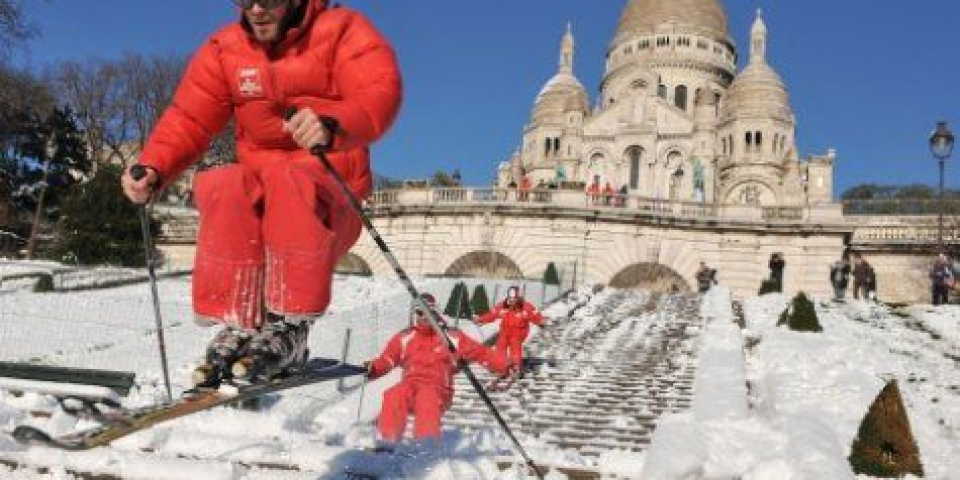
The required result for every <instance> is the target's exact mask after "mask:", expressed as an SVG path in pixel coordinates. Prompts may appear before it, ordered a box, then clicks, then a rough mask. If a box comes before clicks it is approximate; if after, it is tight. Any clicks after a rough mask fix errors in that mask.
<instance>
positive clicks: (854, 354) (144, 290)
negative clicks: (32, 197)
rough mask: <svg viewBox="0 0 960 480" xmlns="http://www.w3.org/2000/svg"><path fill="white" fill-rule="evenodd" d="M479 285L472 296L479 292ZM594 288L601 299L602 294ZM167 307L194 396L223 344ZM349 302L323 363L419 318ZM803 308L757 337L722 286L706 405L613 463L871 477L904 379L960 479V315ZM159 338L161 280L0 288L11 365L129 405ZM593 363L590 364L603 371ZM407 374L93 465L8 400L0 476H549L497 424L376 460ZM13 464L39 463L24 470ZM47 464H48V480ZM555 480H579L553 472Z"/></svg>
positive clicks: (776, 303) (394, 307)
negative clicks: (207, 353)
mask: <svg viewBox="0 0 960 480" xmlns="http://www.w3.org/2000/svg"><path fill="white" fill-rule="evenodd" d="M31 268H33V269H35V270H44V269H47V270H49V269H52V268H56V266H54V265H47V264H44V265H29V264H28V265H24V264H10V263H9V262H4V261H2V260H0V276H2V275H8V274H13V273H23V272H29V271H32V270H31ZM486 283H487V292H488V293H489V294H491V296H492V295H493V293H494V291H495V290H498V291H499V292H500V293H501V294H502V292H503V291H504V290H505V288H504V286H505V285H506V284H505V283H500V284H498V285H495V284H494V283H493V282H486ZM468 284H469V285H470V287H471V288H472V287H473V285H475V282H469V281H468ZM418 286H419V287H420V288H422V289H423V290H430V291H432V292H434V293H435V294H437V296H438V298H440V299H441V301H443V300H446V298H447V295H448V294H449V292H450V290H451V288H452V282H451V281H449V280H436V279H422V280H418ZM535 288H536V287H535V286H534V284H531V285H530V286H529V289H528V296H530V297H531V298H539V292H538V291H537V290H536V289H535ZM578 293H579V294H580V295H581V296H582V297H585V301H586V302H588V303H589V302H591V301H593V298H591V295H590V294H588V293H587V291H585V290H584V291H580V292H578ZM604 295H606V293H604V294H602V295H599V296H598V298H597V300H598V301H599V298H600V297H603V296H604ZM160 296H161V299H162V312H163V316H164V324H165V327H166V328H165V333H166V335H165V336H166V343H167V349H168V356H169V359H170V366H171V377H172V380H173V383H174V391H175V392H177V391H180V390H182V389H184V388H186V384H187V381H188V378H189V373H190V371H191V370H192V367H193V366H194V365H195V362H196V361H197V359H198V357H199V352H201V351H202V349H203V346H204V345H205V343H206V342H207V340H208V339H209V338H210V336H212V334H213V333H214V332H213V330H210V329H204V328H201V327H198V326H196V325H195V324H194V323H193V321H192V315H191V312H190V307H189V278H182V279H168V280H163V281H161V283H160ZM334 299H335V301H334V304H333V305H332V307H331V309H330V312H329V313H328V315H327V316H326V317H325V318H324V319H322V320H321V322H320V323H319V324H318V327H316V329H315V331H314V334H313V335H312V337H311V342H312V343H311V348H312V351H313V353H314V355H318V356H328V357H339V356H340V355H341V352H342V350H343V345H344V338H345V336H346V332H347V329H350V331H351V339H352V341H351V344H350V347H349V351H348V359H349V360H350V361H352V362H359V361H362V360H364V359H367V358H369V357H371V356H373V355H375V354H376V353H378V352H379V350H380V349H381V348H382V347H383V345H384V343H385V342H386V340H387V339H388V338H389V336H390V335H392V334H393V333H394V332H396V331H397V330H398V329H400V328H402V327H403V326H405V324H406V321H407V320H406V318H407V311H408V309H409V305H410V301H409V299H408V298H407V296H406V293H405V291H404V290H403V288H402V287H401V286H400V284H399V283H398V282H397V281H396V280H395V279H393V278H379V279H369V278H356V277H343V278H339V279H338V280H337V283H336V286H335V294H334ZM786 302H787V298H786V297H783V296H781V295H767V296H764V297H762V298H750V299H746V300H745V302H744V313H745V318H746V322H747V324H746V327H747V328H746V330H743V331H741V330H740V329H739V328H738V327H736V326H735V325H734V324H733V322H732V319H733V312H732V309H731V304H730V299H729V294H728V293H727V292H726V291H725V290H723V289H715V290H714V292H712V293H711V294H710V295H708V296H707V297H706V298H705V299H704V301H703V304H702V307H701V309H702V310H701V311H702V313H703V316H704V318H705V326H704V327H703V331H702V332H701V333H700V335H699V347H698V348H699V355H698V358H699V362H700V364H699V366H698V368H697V370H696V372H697V373H696V380H695V384H694V385H695V389H694V390H695V391H694V399H693V402H692V407H691V409H690V410H689V411H687V412H684V413H678V414H673V415H668V416H665V417H662V418H661V421H660V423H659V425H658V428H657V430H656V432H655V434H654V436H653V438H652V443H651V446H650V448H649V450H648V451H647V452H646V453H645V454H641V455H636V454H633V455H621V454H618V452H616V451H611V452H608V453H607V454H606V455H604V457H603V458H604V461H606V462H608V463H613V464H617V465H616V467H617V468H616V469H615V470H616V471H617V472H619V476H618V477H616V478H657V479H674V478H678V479H687V478H689V479H695V478H744V479H753V480H757V479H771V480H775V479H810V480H814V479H816V480H820V479H843V478H855V477H854V475H853V474H852V473H851V472H850V469H849V467H848V466H847V464H846V460H845V459H846V456H847V455H848V454H849V448H850V444H851V442H852V440H853V436H854V435H855V434H856V430H857V426H858V425H859V422H860V420H861V419H862V417H863V415H864V413H865V411H866V408H867V406H868V405H869V404H870V402H871V401H872V400H873V398H874V396H875V395H876V394H877V393H878V392H879V390H880V388H881V387H882V385H883V383H884V381H885V380H886V379H889V378H896V379H898V380H899V384H900V388H901V392H902V393H903V395H904V399H905V402H906V403H907V409H908V411H909V414H910V421H911V425H912V427H913V430H914V433H915V436H916V438H917V442H918V444H919V446H920V450H921V455H922V461H923V464H924V468H925V469H926V472H927V478H937V479H950V478H954V479H956V478H960V475H958V474H957V473H956V472H960V369H958V368H957V367H958V364H960V326H958V323H960V307H956V306H944V307H936V308H934V307H931V306H928V305H926V306H924V305H916V306H911V307H906V308H903V309H901V310H897V311H891V310H889V309H887V308H885V307H879V306H874V305H869V304H865V303H859V302H852V301H848V302H847V303H846V304H832V303H818V312H819V313H820V319H821V323H822V324H823V326H824V332H823V333H821V334H807V333H796V332H790V331H787V330H786V329H783V328H777V327H776V326H775V324H776V318H777V316H778V315H779V313H780V312H781V311H782V309H783V307H784V306H785V304H786ZM565 305H567V306H571V308H572V305H573V302H565V303H564V304H560V305H558V306H557V307H554V308H553V309H551V310H550V313H551V314H553V315H557V316H561V315H565V314H566V313H567V312H568V310H567V309H566V307H565ZM610 314H611V315H616V313H613V312H611V313H610ZM465 330H466V332H467V333H468V334H470V333H473V332H475V329H472V328H466V329H465ZM156 343H157V338H156V331H155V319H154V317H153V313H152V306H151V304H150V294H149V287H147V286H146V285H145V284H139V285H132V286H128V287H121V288H114V289H106V290H97V291H90V292H73V293H69V294H57V293H54V294H35V293H32V292H30V291H29V289H27V288H14V287H9V288H8V287H0V352H2V353H0V360H2V361H26V360H33V361H40V362H43V363H48V364H55V365H71V366H80V367H88V368H101V369H114V370H128V371H133V372H136V373H137V382H138V388H136V389H135V390H134V391H133V392H132V393H131V395H130V396H129V397H128V398H127V399H125V403H126V404H128V405H130V406H136V405H146V404H150V403H153V402H157V401H159V400H160V399H161V398H162V395H163V385H162V375H161V373H160V372H161V369H160V362H159V355H158V354H157V347H156ZM745 346H750V347H749V348H746V347H745ZM744 352H746V353H744ZM592 353H593V354H591V355H587V354H586V352H585V355H584V356H583V357H582V358H591V359H593V360H596V361H602V360H603V359H602V358H599V356H598V355H599V354H597V353H595V352H592ZM397 378H398V376H397V375H396V374H392V375H391V376H388V377H387V378H385V379H382V380H379V381H377V382H373V383H371V384H369V385H367V386H366V387H365V388H364V389H362V390H363V392H364V395H363V397H362V398H363V402H362V411H360V420H359V421H357V414H358V407H360V406H361V404H360V399H361V395H360V392H361V389H360V388H359V386H360V385H359V383H358V381H356V380H353V381H350V382H347V383H346V384H345V385H343V389H342V390H343V392H340V391H338V389H337V385H336V384H335V383H330V384H323V385H318V386H314V387H307V388H302V389H298V390H295V391H291V392H288V393H286V394H284V395H282V396H274V397H270V398H269V399H268V401H267V402H266V406H265V408H264V409H263V411H261V412H250V411H244V410H237V409H230V408H223V409H217V410H214V411H210V412H206V413H202V414H198V415H195V416H193V417H188V418H184V419H181V420H176V421H173V422H170V423H167V424H163V425H160V426H158V427H155V428H153V429H151V430H148V431H145V432H142V433H139V434H136V435H133V436H131V437H128V438H126V439H123V440H121V441H118V442H116V443H115V444H114V445H112V446H111V447H109V448H102V449H98V450H94V451H91V452H85V453H65V452H59V451H53V450H50V449H46V448H40V447H31V448H24V447H22V446H20V445H19V444H16V443H15V442H13V440H11V439H10V438H9V437H8V436H7V435H6V434H5V433H8V432H10V431H11V430H12V429H13V427H14V426H16V425H18V424H21V423H33V424H37V425H39V426H41V427H43V428H47V429H50V430H53V431H57V430H67V429H69V428H72V427H73V425H71V422H70V419H68V418H65V417H64V416H62V415H59V414H55V415H54V416H53V417H51V418H41V417H38V418H33V417H31V416H29V414H28V412H31V411H40V410H46V411H54V410H55V408H54V407H55V405H54V402H53V401H52V400H51V399H49V398H44V397H42V396H39V395H34V394H26V395H23V396H19V397H17V396H14V395H12V394H10V393H6V392H2V391H0V462H3V463H0V478H5V479H6V478H11V479H34V478H72V477H71V476H70V474H69V473H68V472H93V473H98V474H106V475H114V476H117V477H121V478H137V479H140V478H144V479H146V478H149V479H204V480H206V479H213V480H215V479H306V478H311V479H316V478H323V479H331V480H335V479H348V478H361V477H358V476H356V473H363V472H367V473H376V474H379V475H380V478H409V479H430V480H434V479H499V478H504V479H511V480H512V479H518V478H532V477H524V476H523V475H522V474H521V473H519V472H517V471H508V472H499V471H498V469H497V467H496V465H495V460H496V457H494V456H492V455H491V454H489V453H487V452H489V451H491V448H489V447H490V446H491V444H493V445H494V446H496V447H497V448H494V449H493V450H499V451H501V452H504V451H509V449H510V445H509V443H506V442H504V440H503V438H502V436H501V435H499V434H498V433H497V432H496V431H495V430H494V429H493V428H492V427H491V429H489V430H480V431H475V432H472V433H469V434H467V433H462V432H458V431H456V430H454V429H452V428H451V429H448V430H447V431H446V432H445V435H444V443H443V445H442V447H441V448H440V449H438V450H435V451H430V452H424V451H423V450H422V449H418V448H416V446H409V447H407V448H406V449H404V453H405V454H404V455H395V456H384V455H375V454H372V453H369V452H367V451H365V450H364V449H363V448H360V447H365V446H369V445H372V444H373V442H374V432H373V428H372V422H373V420H374V419H375V418H376V415H377V412H378V410H379V406H380V405H379V404H380V395H381V393H382V391H383V390H384V389H386V388H387V387H389V386H390V385H392V383H393V382H394V381H396V379H397ZM746 385H750V388H749V391H748V389H747V387H746ZM492 423H493V422H491V424H492ZM562 454H564V453H561V452H557V455H562ZM11 463H14V464H15V463H20V464H24V465H29V466H30V467H29V468H21V469H19V470H13V469H12V467H10V466H9V465H10V464H11ZM4 464H6V465H7V466H3V465H4ZM36 467H45V468H46V470H43V472H45V473H40V472H39V471H38V470H37V469H36ZM548 478H551V479H552V480H559V479H563V478H565V477H564V476H563V475H560V474H559V473H557V472H553V473H551V475H550V477H548ZM608 478H613V477H608Z"/></svg>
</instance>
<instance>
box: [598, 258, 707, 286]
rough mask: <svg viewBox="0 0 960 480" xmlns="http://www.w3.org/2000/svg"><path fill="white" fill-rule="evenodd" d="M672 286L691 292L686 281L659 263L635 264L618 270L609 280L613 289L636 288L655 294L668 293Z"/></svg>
mask: <svg viewBox="0 0 960 480" xmlns="http://www.w3.org/2000/svg"><path fill="white" fill-rule="evenodd" d="M674 285H676V288H677V289H679V290H680V291H681V292H684V293H689V292H691V291H693V290H692V289H691V288H690V285H689V284H687V281H686V280H684V279H683V277H681V276H680V274H679V273H677V272H675V271H674V270H673V269H671V268H669V267H665V266H663V265H660V264H659V263H635V264H633V265H630V266H629V267H627V268H624V269H623V270H620V272H618V273H617V274H616V275H614V276H613V278H612V279H611V280H610V286H611V287H614V288H638V289H643V290H650V291H655V292H668V291H670V290H673V289H674Z"/></svg>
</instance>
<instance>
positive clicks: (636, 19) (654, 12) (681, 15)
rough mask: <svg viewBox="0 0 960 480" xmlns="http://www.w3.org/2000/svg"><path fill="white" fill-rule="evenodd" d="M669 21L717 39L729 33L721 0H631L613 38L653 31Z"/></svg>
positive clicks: (724, 37)
mask: <svg viewBox="0 0 960 480" xmlns="http://www.w3.org/2000/svg"><path fill="white" fill-rule="evenodd" d="M667 22H674V23H675V24H677V25H678V26H682V27H687V28H689V29H690V30H691V33H700V34H703V35H705V36H708V37H713V38H715V39H718V40H727V39H728V38H729V36H730V35H729V32H728V30H727V15H726V13H725V12H724V10H723V5H721V4H720V0H630V3H628V4H627V7H626V8H625V9H624V10H623V14H621V15H620V23H619V25H617V33H616V36H615V37H614V38H623V37H625V36H633V35H637V34H650V33H654V32H655V31H656V28H657V26H659V25H661V24H664V23H667Z"/></svg>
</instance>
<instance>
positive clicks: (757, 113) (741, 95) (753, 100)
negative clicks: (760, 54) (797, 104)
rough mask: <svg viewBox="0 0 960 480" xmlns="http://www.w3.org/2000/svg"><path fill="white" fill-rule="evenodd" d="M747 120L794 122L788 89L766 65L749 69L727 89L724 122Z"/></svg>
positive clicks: (756, 64)
mask: <svg viewBox="0 0 960 480" xmlns="http://www.w3.org/2000/svg"><path fill="white" fill-rule="evenodd" d="M745 117H748V118H776V119H780V120H785V121H791V120H792V118H793V110H792V109H791V108H790V97H789V95H788V94H787V89H786V87H785V86H784V85H783V81H782V80H780V76H779V75H777V72H775V71H774V70H773V69H772V68H770V65H768V64H766V63H760V62H758V63H752V64H750V65H748V66H747V68H745V69H744V70H743V71H742V72H740V74H739V75H737V77H736V78H735V79H734V80H733V83H732V84H731V85H730V88H729V89H727V95H726V101H725V102H724V106H723V111H722V112H721V113H720V118H721V120H729V119H736V118H745Z"/></svg>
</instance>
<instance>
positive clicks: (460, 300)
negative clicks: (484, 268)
mask: <svg viewBox="0 0 960 480" xmlns="http://www.w3.org/2000/svg"><path fill="white" fill-rule="evenodd" d="M443 314H444V315H446V316H448V317H450V318H470V317H471V316H473V314H472V311H471V308H470V292H469V289H468V288H467V284H466V283H463V282H460V283H458V284H457V285H456V286H454V287H453V291H452V292H450V298H449V299H447V307H446V308H444V309H443Z"/></svg>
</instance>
